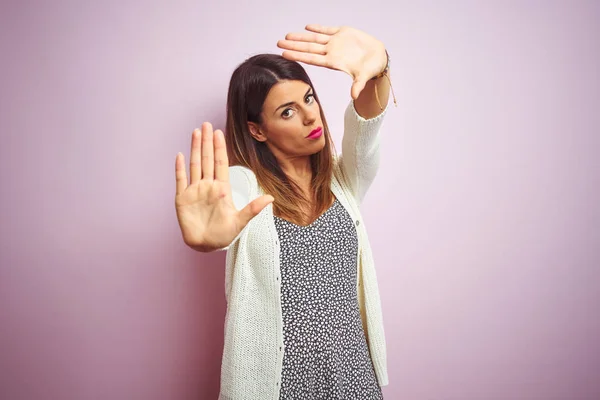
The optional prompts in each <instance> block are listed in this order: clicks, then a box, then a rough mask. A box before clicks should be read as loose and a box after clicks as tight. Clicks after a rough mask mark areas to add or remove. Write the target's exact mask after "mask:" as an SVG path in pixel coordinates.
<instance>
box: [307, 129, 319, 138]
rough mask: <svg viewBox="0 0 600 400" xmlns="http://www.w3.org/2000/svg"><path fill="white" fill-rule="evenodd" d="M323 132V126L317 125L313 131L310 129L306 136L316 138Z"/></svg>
mask: <svg viewBox="0 0 600 400" xmlns="http://www.w3.org/2000/svg"><path fill="white" fill-rule="evenodd" d="M322 134H323V128H321V127H318V128H317V129H315V130H314V131H312V132H311V133H310V135H308V136H307V137H306V138H307V139H318V138H320V137H321V135H322Z"/></svg>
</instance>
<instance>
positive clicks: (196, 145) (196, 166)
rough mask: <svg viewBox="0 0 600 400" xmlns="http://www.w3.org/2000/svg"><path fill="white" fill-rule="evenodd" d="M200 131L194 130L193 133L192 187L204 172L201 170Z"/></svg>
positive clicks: (191, 154)
mask: <svg viewBox="0 0 600 400" xmlns="http://www.w3.org/2000/svg"><path fill="white" fill-rule="evenodd" d="M200 141H201V135H200V129H194V132H192V148H191V151H190V185H193V184H195V183H198V181H199V180H200V178H201V177H202V170H201V168H200V155H201V154H200V153H201V151H200Z"/></svg>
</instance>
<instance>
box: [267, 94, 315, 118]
mask: <svg viewBox="0 0 600 400" xmlns="http://www.w3.org/2000/svg"><path fill="white" fill-rule="evenodd" d="M311 90H312V88H311V87H309V88H308V90H307V91H306V93H305V94H304V97H306V96H307V95H308V94H309V93H310V91H311ZM294 103H296V102H295V101H290V102H287V103H285V104H282V105H280V106H279V107H277V108H276V109H275V111H274V112H273V114H275V113H276V112H277V110H279V109H280V108H281V107H287V106H291V105H292V104H294Z"/></svg>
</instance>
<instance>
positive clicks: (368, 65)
mask: <svg viewBox="0 0 600 400" xmlns="http://www.w3.org/2000/svg"><path fill="white" fill-rule="evenodd" d="M306 30H307V31H310V33H308V32H303V33H288V34H287V35H285V40H279V41H278V42H277V47H279V48H282V49H285V50H286V51H284V52H283V54H282V56H283V57H284V58H286V59H288V60H293V61H300V62H303V63H306V64H311V65H316V66H320V67H326V68H330V69H337V70H339V71H343V72H345V73H347V74H348V75H350V76H351V77H352V81H353V83H352V89H351V91H350V94H351V96H352V98H353V99H355V100H356V99H357V98H358V95H359V94H360V92H361V91H362V90H363V89H364V87H365V85H366V83H367V82H368V81H369V79H371V78H373V77H374V76H376V75H377V74H379V73H380V72H382V71H383V70H384V69H385V67H386V65H387V55H386V53H385V46H384V45H383V43H382V42H380V41H379V40H377V39H375V38H374V37H373V36H371V35H368V34H367V33H365V32H363V31H360V30H358V29H355V28H351V27H349V26H342V27H331V26H322V25H307V26H306Z"/></svg>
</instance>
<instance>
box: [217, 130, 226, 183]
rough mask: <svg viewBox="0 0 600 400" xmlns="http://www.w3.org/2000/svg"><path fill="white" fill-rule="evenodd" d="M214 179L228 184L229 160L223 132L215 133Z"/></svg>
mask: <svg viewBox="0 0 600 400" xmlns="http://www.w3.org/2000/svg"><path fill="white" fill-rule="evenodd" d="M214 142H215V179H216V180H218V181H222V182H229V159H228V158H227V147H226V145H225V135H224V134H223V131H222V130H220V129H217V130H216V131H215V140H214Z"/></svg>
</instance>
